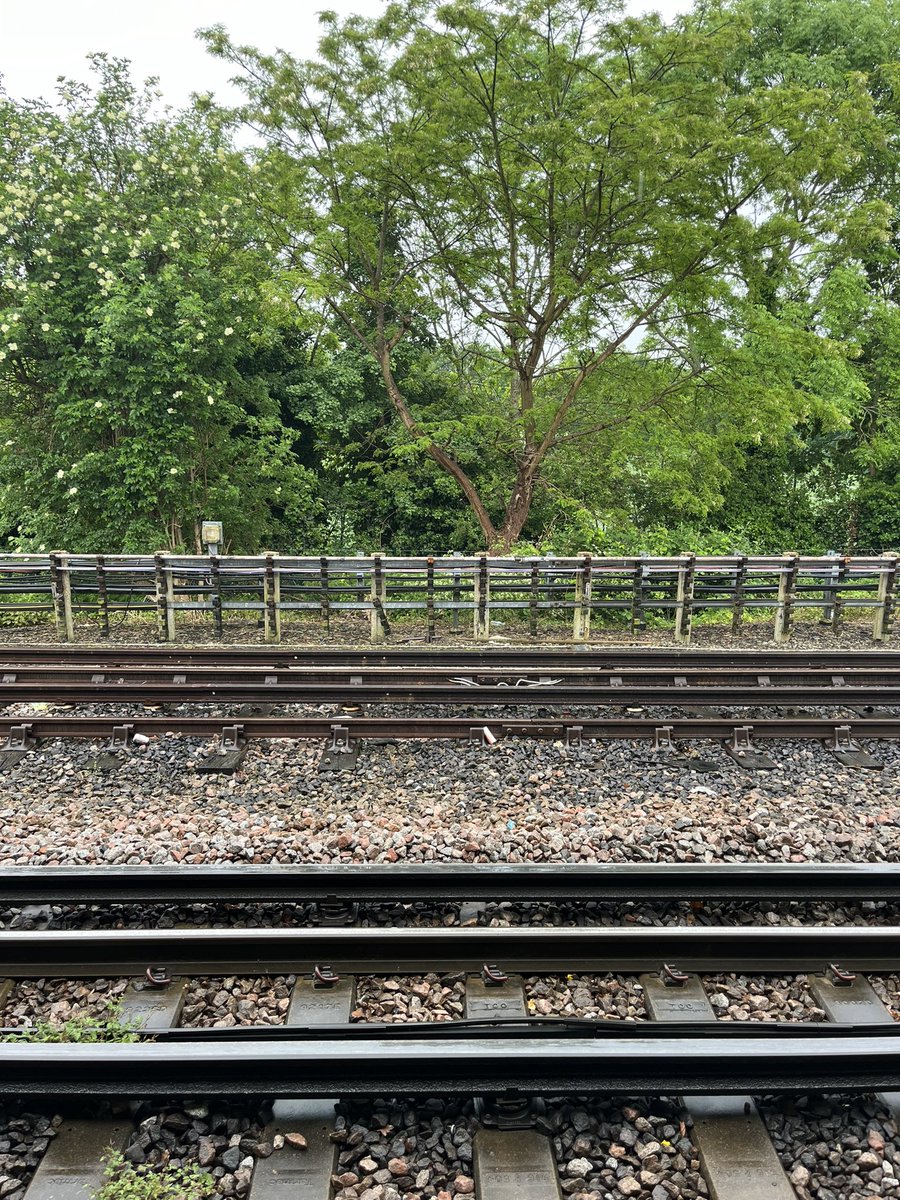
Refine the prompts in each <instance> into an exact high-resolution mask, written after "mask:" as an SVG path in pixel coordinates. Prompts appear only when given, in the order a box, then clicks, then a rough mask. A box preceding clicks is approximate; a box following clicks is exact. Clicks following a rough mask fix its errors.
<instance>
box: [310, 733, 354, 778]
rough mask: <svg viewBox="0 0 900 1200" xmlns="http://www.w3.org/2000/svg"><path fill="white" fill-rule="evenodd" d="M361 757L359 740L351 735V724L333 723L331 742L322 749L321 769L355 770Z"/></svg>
mask: <svg viewBox="0 0 900 1200" xmlns="http://www.w3.org/2000/svg"><path fill="white" fill-rule="evenodd" d="M358 757H359V742H358V741H354V740H353V738H351V736H350V726H349V725H338V724H335V725H332V726H331V742H330V744H329V745H328V746H326V747H325V749H324V750H323V751H322V757H321V758H320V759H319V767H318V769H319V770H320V771H354V770H355V769H356V760H357V758H358Z"/></svg>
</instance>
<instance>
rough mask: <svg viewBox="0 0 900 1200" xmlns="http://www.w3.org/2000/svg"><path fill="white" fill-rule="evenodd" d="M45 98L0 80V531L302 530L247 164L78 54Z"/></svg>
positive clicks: (215, 136) (33, 537) (268, 264)
mask: <svg viewBox="0 0 900 1200" xmlns="http://www.w3.org/2000/svg"><path fill="white" fill-rule="evenodd" d="M93 68H94V71H95V72H96V76H97V87H96V90H95V91H91V90H90V89H89V88H88V87H86V86H83V85H79V84H74V83H65V82H64V83H63V84H62V85H61V88H60V103H59V105H57V106H51V105H48V104H45V103H43V102H29V103H22V104H20V103H16V102H14V101H13V100H11V99H9V98H5V97H3V96H2V95H0V531H2V530H3V528H4V527H6V528H7V529H9V530H10V541H11V544H12V545H13V546H14V547H17V548H21V549H28V548H35V547H38V546H43V545H54V544H55V545H65V546H66V547H67V548H69V549H83V550H92V549H97V550H103V551H108V550H109V549H110V547H118V548H120V549H125V550H128V549H133V550H140V551H144V552H146V550H147V548H148V546H151V547H152V546H159V545H163V546H166V547H168V548H170V549H177V548H179V547H183V546H191V547H193V548H194V549H196V550H199V549H200V548H201V547H200V534H199V523H200V521H201V519H202V518H203V517H206V516H213V517H221V518H223V519H224V520H225V524H226V532H227V534H228V536H229V540H231V541H233V543H235V544H237V545H239V546H241V547H242V548H243V549H246V550H250V549H253V548H255V547H258V546H259V545H261V544H265V540H266V539H269V538H271V539H272V540H276V539H278V540H281V541H286V540H287V539H288V536H289V534H293V536H295V537H296V536H303V533H304V532H306V533H307V534H308V531H309V529H310V527H311V518H312V517H313V515H314V512H315V501H314V476H313V474H312V472H310V471H309V470H307V469H304V468H303V467H301V466H300V465H298V463H297V462H296V460H295V459H294V457H293V454H292V439H291V436H290V434H289V433H288V432H287V431H286V430H285V428H284V426H283V424H282V421H281V414H280V411H279V406H278V404H277V402H276V401H274V400H273V399H272V396H271V393H270V387H269V380H268V378H267V376H266V372H265V364H264V363H263V362H262V361H261V360H262V359H263V358H264V356H265V352H266V349H267V347H270V346H271V344H272V343H273V342H277V340H278V339H279V338H280V337H281V336H282V326H286V327H289V326H290V324H291V323H292V322H293V320H294V318H293V317H290V319H288V317H287V316H281V315H280V314H281V313H282V312H283V313H285V314H289V313H290V309H289V308H288V307H287V306H285V305H278V304H276V303H275V301H276V300H277V299H279V296H278V285H277V277H276V276H275V274H274V272H273V267H274V262H273V259H274V255H273V252H272V250H271V247H269V248H266V247H265V245H264V233H263V232H262V231H261V229H260V226H259V221H258V217H257V215H256V210H255V206H253V205H250V204H247V203H246V198H247V194H248V191H249V190H250V186H249V181H250V179H251V174H250V171H249V168H248V165H247V164H246V162H245V161H244V159H243V158H242V157H241V155H239V154H238V153H236V152H235V151H234V150H233V148H232V147H231V145H230V144H229V141H228V137H227V134H226V132H225V131H224V130H223V128H222V126H221V123H220V121H219V119H218V116H217V114H215V112H213V111H212V110H210V109H208V108H207V109H205V110H204V108H203V107H198V108H196V109H194V110H193V111H190V112H187V113H184V114H181V115H172V114H169V113H166V114H163V115H162V116H154V115H153V111H152V105H153V103H154V100H155V96H154V92H153V86H152V81H151V83H150V84H149V85H148V86H146V87H145V88H144V89H143V90H138V89H137V88H136V87H135V86H134V85H133V84H132V82H131V80H130V78H129V74H128V68H127V64H125V63H123V62H120V61H116V60H110V59H107V58H106V57H105V56H103V55H98V56H95V57H94V58H93Z"/></svg>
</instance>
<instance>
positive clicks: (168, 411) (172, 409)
mask: <svg viewBox="0 0 900 1200" xmlns="http://www.w3.org/2000/svg"><path fill="white" fill-rule="evenodd" d="M174 411H175V409H174V408H167V409H166V412H167V413H173V412H174Z"/></svg>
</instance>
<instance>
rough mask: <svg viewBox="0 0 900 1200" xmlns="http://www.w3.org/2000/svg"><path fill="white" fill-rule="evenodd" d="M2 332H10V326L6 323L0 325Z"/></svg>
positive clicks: (0, 331)
mask: <svg viewBox="0 0 900 1200" xmlns="http://www.w3.org/2000/svg"><path fill="white" fill-rule="evenodd" d="M0 333H9V326H8V325H7V324H5V323H4V324H3V325H0Z"/></svg>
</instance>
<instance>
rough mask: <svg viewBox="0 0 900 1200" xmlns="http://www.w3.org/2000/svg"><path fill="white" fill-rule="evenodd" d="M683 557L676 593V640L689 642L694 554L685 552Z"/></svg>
mask: <svg viewBox="0 0 900 1200" xmlns="http://www.w3.org/2000/svg"><path fill="white" fill-rule="evenodd" d="M681 559H682V561H681V563H680V564H679V566H678V588H677V591H676V593H675V641H676V642H684V643H688V642H690V640H691V624H692V621H693V616H694V556H693V554H683V555H681Z"/></svg>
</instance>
